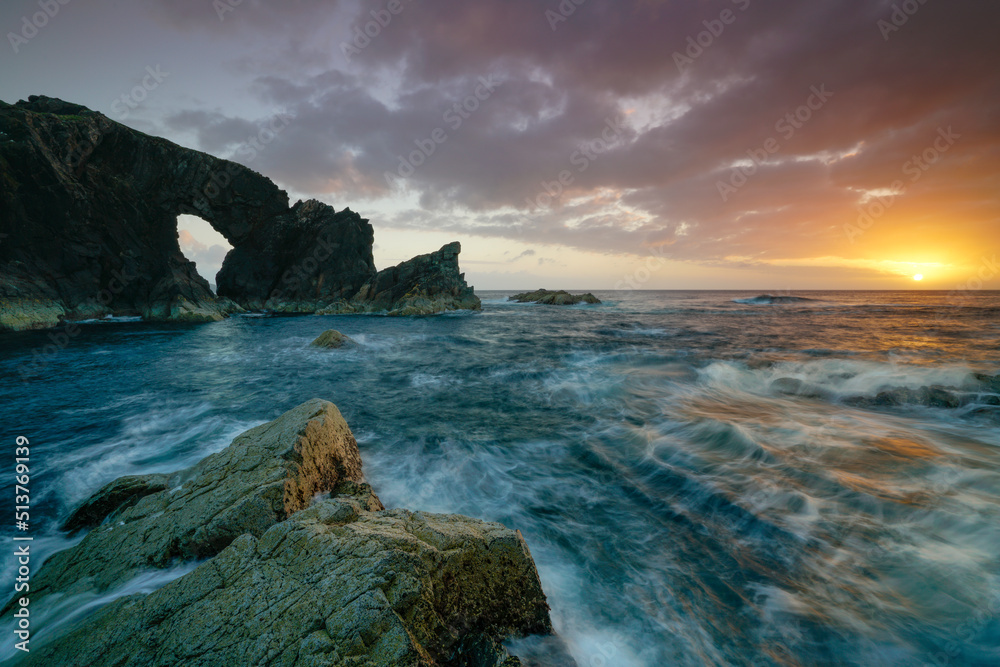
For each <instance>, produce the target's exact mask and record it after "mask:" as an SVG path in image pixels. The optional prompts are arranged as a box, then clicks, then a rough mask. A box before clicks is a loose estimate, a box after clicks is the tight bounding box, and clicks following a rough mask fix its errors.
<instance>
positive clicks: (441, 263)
mask: <svg viewBox="0 0 1000 667" xmlns="http://www.w3.org/2000/svg"><path fill="white" fill-rule="evenodd" d="M460 252H462V246H461V244H460V243H458V242H457V241H456V242H454V243H449V244H448V245H446V246H444V247H443V248H441V249H440V250H438V251H437V252H432V253H428V254H426V255H419V256H417V257H414V258H413V259H411V260H409V261H406V262H403V263H402V264H400V265H398V266H393V267H391V268H388V269H385V270H383V271H379V272H378V273H377V274H376V275H374V276H372V277H371V278H370V279H369V280H368V281H367V282H365V284H364V285H362V286H361V289H359V290H358V293H357V294H355V295H354V296H353V297H352V298H351V299H349V300H346V301H339V302H335V303H333V304H330V305H329V306H327V307H326V308H323V309H321V310H319V311H317V313H316V314H317V315H339V314H350V313H385V314H386V315H391V316H413V315H431V314H434V313H441V312H445V311H449V310H480V309H481V308H482V303H481V302H480V300H479V297H477V296H476V294H475V292H473V290H472V288H471V287H469V286H468V285H467V284H466V282H465V274H463V273H461V272H460V271H459V268H458V254H459V253H460Z"/></svg>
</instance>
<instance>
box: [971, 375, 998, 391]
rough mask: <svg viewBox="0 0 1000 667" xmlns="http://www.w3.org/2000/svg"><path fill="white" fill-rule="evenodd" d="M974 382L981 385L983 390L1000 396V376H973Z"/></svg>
mask: <svg viewBox="0 0 1000 667" xmlns="http://www.w3.org/2000/svg"><path fill="white" fill-rule="evenodd" d="M975 378H976V380H978V381H979V382H980V383H982V386H983V389H985V390H986V391H989V392H992V393H994V394H1000V375H983V374H982V373H976V374H975Z"/></svg>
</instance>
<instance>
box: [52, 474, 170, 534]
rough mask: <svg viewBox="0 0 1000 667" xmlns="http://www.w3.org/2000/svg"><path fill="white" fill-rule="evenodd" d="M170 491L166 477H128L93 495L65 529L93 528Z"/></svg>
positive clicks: (69, 520) (71, 518) (73, 515)
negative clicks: (153, 495)
mask: <svg viewBox="0 0 1000 667" xmlns="http://www.w3.org/2000/svg"><path fill="white" fill-rule="evenodd" d="M168 488H170V478H169V477H167V476H166V475H128V476H126V477H119V478H118V479H116V480H115V481H113V482H111V483H110V484H107V485H105V486H104V487H103V488H102V489H101V490H100V491H98V492H97V493H95V494H94V495H92V496H91V497H90V498H89V499H88V500H87V502H85V503H84V504H83V505H81V506H80V507H78V508H77V509H76V511H75V512H73V514H71V515H70V517H69V518H68V519H66V521H65V522H64V523H63V525H62V529H63V530H67V531H70V532H74V531H77V530H80V529H82V528H93V527H94V526H97V525H100V524H101V522H103V521H104V520H105V519H113V518H114V517H115V515H116V514H117V513H119V512H122V511H124V510H127V509H128V508H129V507H132V506H133V505H135V504H136V503H137V502H139V501H140V500H142V499H143V498H145V497H146V496H148V495H151V494H154V493H158V492H160V491H166V490H167V489H168Z"/></svg>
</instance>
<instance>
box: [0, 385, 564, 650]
mask: <svg viewBox="0 0 1000 667" xmlns="http://www.w3.org/2000/svg"><path fill="white" fill-rule="evenodd" d="M134 486H135V484H134V483H133V482H131V481H129V482H124V483H123V482H121V480H119V481H116V482H113V483H112V484H110V485H108V486H107V487H105V488H104V489H102V490H101V491H99V492H98V493H97V494H95V496H94V499H92V500H91V501H88V503H86V504H85V506H89V507H91V508H93V511H91V512H90V513H89V515H88V518H87V520H86V522H87V523H88V524H91V525H92V524H94V523H95V522H97V521H99V520H101V519H102V517H100V516H99V515H101V514H104V513H113V512H118V514H116V515H115V516H114V519H113V521H106V522H105V523H103V524H102V525H100V526H99V527H97V528H94V529H93V530H92V531H91V532H90V533H89V534H88V535H87V536H86V537H85V538H84V539H83V541H81V542H80V543H79V544H77V545H75V546H73V547H71V548H69V549H67V550H65V551H62V552H60V553H57V554H55V555H54V556H52V557H51V558H50V559H48V560H47V561H46V562H45V563H44V565H43V566H42V567H41V569H40V570H39V572H38V573H37V574H35V578H34V579H33V580H32V598H31V602H32V611H34V610H35V609H44V607H45V605H46V603H47V602H50V601H49V600H48V599H47V598H49V596H53V595H55V594H58V595H56V598H59V599H61V600H63V601H64V600H65V598H66V597H69V596H74V595H80V594H100V593H104V592H106V591H109V590H113V589H114V588H115V587H117V586H121V585H123V584H125V583H127V582H128V581H129V580H130V579H132V578H133V577H135V576H136V575H137V574H139V573H140V572H142V571H145V570H148V569H149V568H166V567H168V566H173V565H175V564H177V563H182V562H192V561H197V560H201V559H207V560H206V561H204V562H203V563H201V564H200V565H199V566H198V567H197V568H196V569H194V570H192V571H191V572H189V573H187V574H185V575H183V576H181V577H179V578H178V579H176V580H174V581H173V582H171V583H169V584H167V585H166V586H164V587H162V588H160V589H159V590H156V591H155V592H153V593H149V594H135V595H129V596H127V597H122V598H119V599H116V600H114V601H112V602H109V603H108V604H106V605H105V606H103V607H101V608H99V609H97V610H96V611H94V612H93V613H92V614H91V615H89V616H87V617H86V618H85V619H84V620H82V621H80V622H78V623H77V624H74V625H71V626H69V627H68V628H66V629H64V630H63V634H61V635H60V634H59V630H58V629H57V630H54V631H53V632H55V633H56V634H55V635H54V636H53V637H52V638H51V639H50V640H43V641H44V643H42V644H40V645H37V646H36V645H35V644H33V645H32V651H31V653H30V655H26V656H25V658H24V660H23V664H26V665H56V664H58V665H66V666H67V667H68V666H74V665H79V666H81V667H82V666H84V665H86V666H88V667H90V666H108V667H110V666H111V665H144V666H147V665H148V666H160V665H162V666H166V665H178V664H201V665H241V664H252V665H261V664H288V665H292V664H294V665H343V666H347V665H358V666H361V665H372V666H375V665H414V666H424V667H433V666H437V665H442V666H443V665H476V666H478V665H482V666H490V667H513V666H515V665H518V664H520V663H519V661H518V660H517V659H516V658H513V657H511V656H509V655H508V654H507V651H506V649H505V648H504V647H503V646H502V645H501V642H503V641H504V640H506V639H508V638H511V637H522V636H526V635H535V634H539V635H550V634H551V633H552V624H551V621H550V619H549V611H548V605H547V603H546V599H545V595H544V593H543V591H542V587H541V583H540V580H539V577H538V572H537V570H536V568H535V564H534V562H533V560H532V558H531V553H530V551H529V550H528V546H527V544H526V543H525V542H524V539H523V538H522V537H521V534H520V533H519V532H516V531H513V530H510V529H508V528H505V527H504V526H502V525H500V524H497V523H488V522H484V521H479V520H476V519H471V518H468V517H463V516H458V515H443V514H426V513H421V512H410V511H407V510H402V509H394V510H385V509H384V508H383V506H382V503H381V502H380V501H379V499H378V497H377V496H376V495H375V493H374V492H373V491H372V489H371V487H370V486H368V484H366V483H364V481H363V477H362V474H361V457H360V453H359V451H358V447H357V443H356V442H355V440H354V437H353V435H352V434H351V431H350V429H349V428H348V426H347V423H346V422H345V421H344V419H343V417H341V415H340V413H339V411H338V410H337V408H336V407H335V406H334V405H333V404H332V403H328V402H326V401H321V400H312V401H309V402H307V403H304V404H303V405H300V406H299V407H297V408H295V409H293V410H290V411H289V412H287V413H285V414H284V415H282V416H280V417H279V418H277V419H275V420H274V421H272V422H269V423H267V424H264V425H262V426H258V427H256V428H254V429H251V430H250V431H247V432H246V433H244V434H243V435H240V436H239V437H237V438H236V439H235V440H234V441H233V443H232V444H231V445H230V446H229V447H227V448H226V449H224V450H223V451H221V452H219V453H217V454H213V455H211V456H209V457H208V458H206V459H204V460H203V461H202V462H200V463H198V464H197V465H195V466H194V467H193V468H190V469H188V470H184V471H181V472H179V473H176V474H175V475H173V476H171V478H170V480H169V483H168V488H166V489H163V490H160V491H157V492H153V493H150V494H148V495H144V496H142V497H141V498H140V499H138V500H137V501H136V502H134V504H132V505H131V506H130V507H128V508H126V509H122V508H121V507H115V505H116V503H117V502H118V501H121V502H132V501H131V500H130V499H131V498H132V494H131V493H128V492H119V491H115V489H126V488H132V487H134ZM138 486H139V488H146V487H144V485H143V484H139V485H138ZM97 498H104V499H106V501H102V502H96V500H95V499H97ZM112 499H115V500H112ZM98 507H99V508H100V509H99V510H98V509H97V508H98ZM54 599H55V598H54ZM14 604H16V602H15V601H14V600H11V602H10V603H8V605H7V608H6V609H5V610H4V612H3V613H5V614H6V613H10V611H11V609H12V606H13V605H14ZM36 641H37V640H36ZM570 660H571V659H570ZM564 662H565V661H564ZM565 664H572V662H567V663H565Z"/></svg>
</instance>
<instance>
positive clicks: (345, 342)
mask: <svg viewBox="0 0 1000 667" xmlns="http://www.w3.org/2000/svg"><path fill="white" fill-rule="evenodd" d="M309 344H310V345H312V346H313V347H322V348H326V349H328V350H335V349H337V348H341V347H344V346H348V347H350V346H352V345H357V343H355V342H354V339H353V338H351V337H350V336H345V335H344V334H342V333H340V332H339V331H336V330H334V329H330V330H328V331H324V332H323V333H321V334H320V335H319V336H318V337H317V338H316V340H314V341H313V342H311V343H309Z"/></svg>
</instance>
